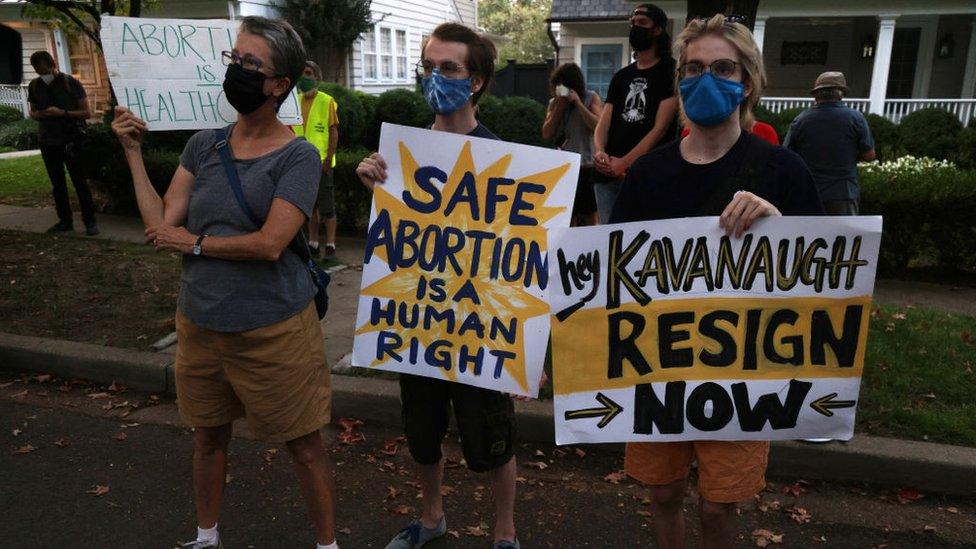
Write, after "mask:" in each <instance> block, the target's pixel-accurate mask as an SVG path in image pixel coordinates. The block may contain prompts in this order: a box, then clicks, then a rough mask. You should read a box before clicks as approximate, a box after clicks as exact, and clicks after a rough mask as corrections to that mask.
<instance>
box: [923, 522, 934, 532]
mask: <svg viewBox="0 0 976 549" xmlns="http://www.w3.org/2000/svg"><path fill="white" fill-rule="evenodd" d="M922 531H923V532H927V533H929V534H931V533H932V532H935V526H932V525H931V524H926V525H925V526H923V527H922Z"/></svg>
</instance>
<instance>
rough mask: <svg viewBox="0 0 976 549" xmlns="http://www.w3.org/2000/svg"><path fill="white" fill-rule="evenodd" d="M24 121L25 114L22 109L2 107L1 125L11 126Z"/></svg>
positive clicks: (0, 106)
mask: <svg viewBox="0 0 976 549" xmlns="http://www.w3.org/2000/svg"><path fill="white" fill-rule="evenodd" d="M23 119H24V113H23V112H21V110H20V109H18V108H15V107H11V106H10V105H0V124H9V123H10V122H17V121H19V120H23Z"/></svg>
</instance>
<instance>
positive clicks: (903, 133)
mask: <svg viewBox="0 0 976 549" xmlns="http://www.w3.org/2000/svg"><path fill="white" fill-rule="evenodd" d="M961 131H962V123H960V122H959V119H958V118H957V117H956V116H955V115H954V114H952V113H950V112H949V111H946V110H943V109H937V108H928V109H920V110H917V111H915V112H913V113H911V114H909V115H908V116H906V117H905V118H903V119H902V120H901V123H900V124H898V144H899V146H900V147H901V148H902V149H904V151H905V152H907V153H908V154H910V155H913V156H927V157H929V158H937V159H940V160H942V159H952V158H954V156H955V155H956V152H957V151H958V146H957V139H958V137H959V132H961Z"/></svg>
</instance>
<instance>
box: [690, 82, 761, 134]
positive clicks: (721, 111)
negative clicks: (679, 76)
mask: <svg viewBox="0 0 976 549" xmlns="http://www.w3.org/2000/svg"><path fill="white" fill-rule="evenodd" d="M678 87H679V88H681V102H682V104H683V105H684V108H685V115H687V116H688V118H689V119H690V120H691V121H692V122H694V123H695V124H698V125H699V126H716V125H718V124H721V123H722V122H725V120H727V119H728V118H729V116H731V115H732V112H733V111H735V109H737V108H739V104H740V103H742V101H743V100H744V99H745V89H746V88H745V86H744V85H742V82H736V81H735V80H726V79H725V78H716V77H714V76H712V73H710V72H706V73H705V74H703V75H701V76H697V77H693V78H685V79H684V80H682V81H681V82H679V84H678Z"/></svg>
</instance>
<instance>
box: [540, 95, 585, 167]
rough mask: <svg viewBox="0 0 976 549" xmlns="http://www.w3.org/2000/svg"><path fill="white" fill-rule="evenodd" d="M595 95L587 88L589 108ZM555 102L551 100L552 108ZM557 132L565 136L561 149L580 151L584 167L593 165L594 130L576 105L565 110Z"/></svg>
mask: <svg viewBox="0 0 976 549" xmlns="http://www.w3.org/2000/svg"><path fill="white" fill-rule="evenodd" d="M594 97H596V92H594V91H590V90H586V97H584V98H583V106H584V107H586V108H587V109H588V108H590V105H592V104H593V98H594ZM554 102H555V99H550V100H549V108H552V104H553V103H554ZM556 133H557V135H562V136H563V138H564V141H563V143H562V145H559V149H560V150H563V151H570V152H574V153H579V155H580V157H581V158H580V162H581V163H582V164H581V165H582V166H583V167H590V166H593V130H591V129H590V128H589V126H587V125H586V121H585V120H584V119H583V113H581V112H580V111H579V109H578V108H577V107H576V106H575V105H573V106H572V107H569V108H567V109H566V110H565V111H564V112H563V117H562V120H560V121H559V129H558V130H557V131H556Z"/></svg>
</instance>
